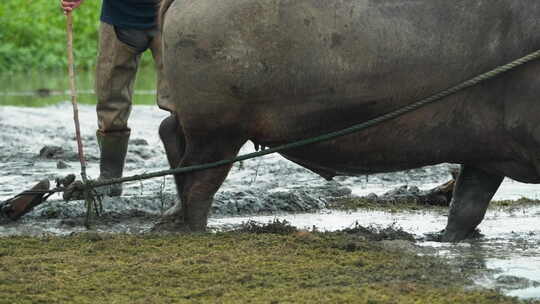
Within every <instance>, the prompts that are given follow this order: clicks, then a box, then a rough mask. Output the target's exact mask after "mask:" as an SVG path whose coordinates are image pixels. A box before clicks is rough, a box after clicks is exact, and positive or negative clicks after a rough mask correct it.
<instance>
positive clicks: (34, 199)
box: [1, 180, 50, 221]
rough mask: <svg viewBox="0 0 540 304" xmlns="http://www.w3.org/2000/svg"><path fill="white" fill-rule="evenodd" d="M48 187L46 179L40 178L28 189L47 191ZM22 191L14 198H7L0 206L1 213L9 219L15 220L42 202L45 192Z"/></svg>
mask: <svg viewBox="0 0 540 304" xmlns="http://www.w3.org/2000/svg"><path fill="white" fill-rule="evenodd" d="M49 188H50V183H49V181H48V180H42V181H40V182H39V183H37V184H36V185H35V186H34V187H32V188H31V189H30V190H28V191H47V190H49ZM25 193H26V191H25V192H22V193H21V194H20V195H18V196H16V197H15V198H12V199H9V200H7V201H6V202H5V203H4V204H3V206H1V209H2V210H1V211H2V213H3V214H4V215H5V216H6V217H7V218H9V219H11V220H13V221H15V220H18V219H19V218H20V217H21V216H23V215H25V214H26V213H28V212H30V211H31V210H32V209H33V208H34V207H36V206H37V205H39V204H41V203H43V202H44V199H43V196H44V195H45V194H46V193H35V194H25Z"/></svg>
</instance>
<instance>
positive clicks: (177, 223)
mask: <svg viewBox="0 0 540 304" xmlns="http://www.w3.org/2000/svg"><path fill="white" fill-rule="evenodd" d="M150 231H151V232H153V233H186V232H191V229H189V225H187V224H186V223H185V222H184V221H183V220H180V219H178V218H174V219H173V218H171V217H165V218H163V219H161V220H160V221H159V222H157V223H156V224H155V225H154V227H152V229H151V230H150Z"/></svg>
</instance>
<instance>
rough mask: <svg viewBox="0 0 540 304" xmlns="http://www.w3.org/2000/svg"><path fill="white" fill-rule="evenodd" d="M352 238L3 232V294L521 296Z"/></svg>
mask: <svg viewBox="0 0 540 304" xmlns="http://www.w3.org/2000/svg"><path fill="white" fill-rule="evenodd" d="M308 235H309V236H310V237H307V236H308ZM348 237H351V235H348V234H345V233H318V232H312V233H299V232H294V233H290V234H273V233H272V234H268V233H259V234H256V233H238V232H227V233H217V234H184V235H167V236H158V235H147V236H130V235H96V234H80V235H75V236H70V237H44V238H33V237H8V238H0V261H1V263H0V294H2V297H0V303H433V304H437V303H523V302H522V301H519V300H517V299H516V298H511V297H506V296H503V295H501V294H500V293H498V292H496V291H492V290H470V288H468V287H469V286H470V284H471V282H470V281H469V280H468V278H467V277H466V275H464V274H463V273H462V272H460V271H457V270H455V269H452V268H451V266H449V265H448V264H446V263H444V261H442V260H441V259H438V258H434V257H418V256H416V255H414V254H409V253H399V252H393V251H388V250H385V249H384V248H382V247H380V246H379V245H377V242H370V241H359V240H356V243H357V245H356V246H355V249H354V250H347V249H344V248H341V247H340V246H339V244H342V243H344V242H346V238H348ZM531 303H532V302H531ZM536 303H538V302H536Z"/></svg>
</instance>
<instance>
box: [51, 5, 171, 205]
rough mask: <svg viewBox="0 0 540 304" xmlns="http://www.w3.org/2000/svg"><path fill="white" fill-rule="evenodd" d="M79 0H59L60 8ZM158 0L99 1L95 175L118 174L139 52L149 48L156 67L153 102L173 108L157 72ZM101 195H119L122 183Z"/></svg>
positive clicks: (125, 144) (68, 7)
mask: <svg viewBox="0 0 540 304" xmlns="http://www.w3.org/2000/svg"><path fill="white" fill-rule="evenodd" d="M83 2H84V0H61V6H62V9H63V10H64V12H65V13H67V12H71V11H73V10H74V9H76V8H78V7H79V6H80V5H81V4H82V3H83ZM158 4H159V0H103V3H102V8H101V25H100V30H99V54H98V59H97V67H96V95H97V101H98V102H97V106H96V112H97V121H98V130H97V132H96V136H97V141H98V144H99V148H100V153H101V156H100V164H99V169H100V175H99V179H109V178H116V177H121V176H122V171H123V169H124V161H125V157H126V153H127V147H128V140H129V135H130V128H129V127H128V125H127V121H128V118H129V114H130V112H131V102H132V95H133V83H134V81H135V75H136V73H137V68H138V66H139V61H140V58H141V54H142V53H143V52H144V51H146V50H147V49H150V50H151V51H152V56H153V58H154V62H155V66H156V69H157V79H158V80H157V92H158V93H157V104H158V106H159V107H160V108H161V109H164V110H167V111H169V112H171V115H172V113H174V106H173V105H172V104H170V103H169V100H168V94H167V91H168V90H167V85H166V84H165V81H164V80H163V77H162V64H163V63H162V61H161V58H162V57H161V38H160V31H159V30H158V26H157V12H158ZM101 192H104V194H106V195H109V196H120V195H121V194H122V185H121V184H116V185H112V186H109V187H108V188H107V189H106V190H105V191H101Z"/></svg>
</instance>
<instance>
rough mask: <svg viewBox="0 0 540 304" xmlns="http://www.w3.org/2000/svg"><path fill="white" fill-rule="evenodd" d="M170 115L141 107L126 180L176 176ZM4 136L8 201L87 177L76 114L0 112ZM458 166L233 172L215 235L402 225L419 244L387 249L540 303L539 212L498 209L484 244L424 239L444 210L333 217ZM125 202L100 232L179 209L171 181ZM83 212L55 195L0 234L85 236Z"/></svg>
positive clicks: (255, 167) (247, 165) (90, 110)
mask: <svg viewBox="0 0 540 304" xmlns="http://www.w3.org/2000/svg"><path fill="white" fill-rule="evenodd" d="M79 114H80V120H81V130H82V136H83V141H84V145H85V153H86V155H87V158H88V174H89V176H90V177H91V178H96V177H97V176H98V161H97V160H98V147H97V142H96V139H95V136H94V133H95V130H96V118H95V110H94V107H93V106H85V105H83V106H80V109H79ZM167 115H168V113H166V112H164V111H161V110H158V109H157V107H154V106H135V107H134V108H133V112H132V116H131V119H130V126H131V127H132V136H131V138H132V139H131V141H130V145H129V151H128V156H127V162H126V169H125V174H126V175H132V174H140V173H145V172H149V171H156V170H162V169H167V168H168V165H167V163H166V159H165V155H164V151H163V148H162V146H161V143H160V141H159V137H158V134H157V130H158V126H159V123H160V122H161V120H162V119H163V118H165V117H166V116H167ZM0 129H1V130H2V132H0V185H1V187H0V201H2V200H5V199H7V198H9V197H11V196H13V195H14V194H16V193H19V192H20V191H22V190H24V189H27V188H28V187H29V186H31V185H33V184H34V183H35V182H36V181H38V180H41V179H45V178H46V179H49V180H51V181H54V179H55V178H57V177H63V176H65V175H67V174H76V175H79V173H80V172H79V171H80V166H79V164H78V157H76V153H75V151H76V148H75V145H76V144H75V140H74V136H73V134H74V131H73V129H74V128H73V121H72V112H71V105H69V104H67V103H61V104H57V105H55V106H49V107H44V108H23V107H11V106H3V107H0ZM45 147H47V148H46V149H44V148H45ZM42 149H44V150H43V151H42ZM40 151H42V152H41V156H40ZM251 151H253V148H252V144H248V145H246V146H245V147H244V148H243V149H242V151H241V153H242V154H244V153H248V152H251ZM455 167H456V166H455V165H450V164H442V165H438V166H432V167H425V168H419V169H414V170H408V171H403V172H397V173H391V174H376V175H370V176H358V177H337V178H336V179H335V180H334V181H331V182H327V181H325V180H324V179H322V178H320V177H319V176H317V175H315V174H313V173H311V172H310V171H308V170H306V169H304V168H301V167H299V166H297V165H295V164H293V163H291V162H289V161H287V160H285V159H283V158H282V157H280V156H279V155H269V156H265V157H262V158H259V159H253V160H247V161H244V162H242V163H241V164H238V163H237V164H235V165H234V166H233V168H232V170H231V173H230V174H229V177H228V178H227V180H226V181H225V183H224V185H223V186H222V187H221V189H220V191H219V192H218V193H217V194H216V198H215V203H214V205H213V207H212V216H211V218H210V222H209V224H210V226H211V227H212V229H215V230H222V229H231V228H234V227H237V226H238V225H239V224H240V223H242V222H248V221H250V220H251V221H256V222H268V221H272V220H275V219H276V218H277V219H280V220H284V219H285V220H287V221H289V222H290V223H291V224H292V225H293V226H295V227H298V228H299V229H313V226H315V227H317V229H320V230H325V231H333V230H340V229H348V228H351V227H354V225H355V223H358V224H360V225H362V226H365V227H368V226H370V225H382V227H385V226H391V225H398V226H399V227H401V228H402V229H403V231H404V232H406V233H409V234H412V235H414V238H415V241H416V242H415V243H413V242H411V241H407V240H403V239H399V240H382V241H381V244H386V245H385V246H394V247H395V248H398V249H399V248H401V249H403V250H414V251H415V252H417V253H418V254H430V255H441V256H445V257H448V259H449V261H450V262H451V263H455V265H456V267H458V268H462V269H479V272H478V276H477V277H478V279H477V282H478V284H481V285H483V286H489V287H495V288H500V289H501V290H503V291H505V292H506V293H508V294H511V295H518V296H521V297H531V298H540V287H538V282H540V271H538V269H540V259H539V258H538V257H539V256H540V251H539V249H538V248H540V220H539V218H540V207H538V206H522V207H519V208H507V209H492V210H490V211H489V212H488V215H487V216H486V219H485V221H484V222H483V223H482V224H481V225H480V231H481V233H482V234H483V236H482V237H480V238H479V239H475V240H470V241H467V242H465V243H462V244H458V245H454V244H445V243H437V242H432V241H429V240H428V239H427V238H426V237H425V234H426V233H433V232H438V231H440V230H441V229H442V228H444V225H445V224H446V209H443V208H439V209H426V210H419V211H414V212H411V211H401V212H385V211H376V210H372V211H362V210H360V211H355V212H350V211H335V210H328V209H325V207H327V205H328V203H329V202H332V201H335V200H337V199H342V198H347V197H350V196H368V195H370V196H371V197H378V198H381V197H383V198H384V197H386V196H388V194H387V195H386V196H385V193H387V192H388V191H389V190H392V189H397V190H396V191H398V192H399V193H398V194H399V195H404V197H407V196H408V195H410V194H411V193H412V194H414V193H421V192H422V191H425V190H429V189H432V188H434V187H436V186H438V185H440V184H442V183H444V182H446V181H448V180H450V179H451V174H450V170H451V169H452V168H455ZM539 190H540V188H538V189H537V187H535V186H531V185H525V184H521V183H517V182H514V181H511V180H505V181H504V183H503V186H502V187H501V189H500V190H499V191H498V192H497V194H496V197H495V198H496V199H498V200H501V199H519V198H520V197H522V196H525V197H528V198H531V199H537V198H540V197H539V193H540V192H539ZM124 193H125V195H124V196H123V197H121V198H106V199H105V200H104V201H103V207H104V215H103V217H101V218H99V219H97V220H95V221H94V226H93V229H95V230H97V231H103V232H121V233H144V232H147V231H149V230H150V228H151V227H152V226H153V224H154V223H156V222H157V221H158V220H159V216H160V214H161V213H163V212H164V211H165V210H166V209H167V208H169V207H170V206H172V205H173V204H174V203H175V201H176V195H175V189H174V185H173V181H172V178H171V177H165V178H158V179H153V180H147V181H142V182H133V183H128V184H125V185H124ZM394 197H395V196H394ZM85 210H86V209H85V207H84V204H83V202H82V201H73V202H68V203H66V202H64V201H63V200H61V199H60V196H59V195H54V196H52V197H51V198H50V199H49V201H48V202H47V203H45V204H43V205H41V206H39V207H37V208H36V209H35V210H34V211H32V212H31V213H29V214H28V215H26V216H25V217H24V218H22V219H21V220H20V221H19V222H14V223H8V224H5V225H0V236H6V235H20V234H28V235H42V234H55V235H63V234H71V233H75V232H80V231H84V230H86V228H85V227H84V225H83V222H84V214H85ZM285 212H287V213H285ZM291 212H292V213H291ZM306 212H308V213H306ZM398 226H396V227H398ZM384 242H386V243H384ZM401 249H400V250H401Z"/></svg>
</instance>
